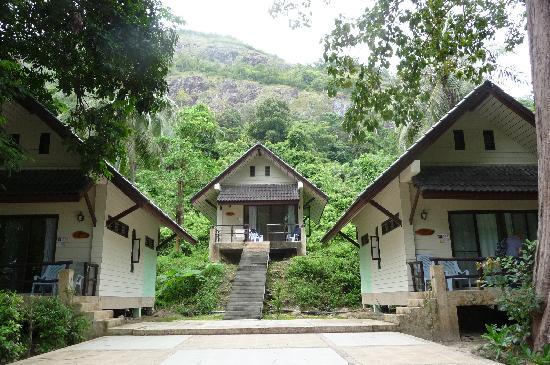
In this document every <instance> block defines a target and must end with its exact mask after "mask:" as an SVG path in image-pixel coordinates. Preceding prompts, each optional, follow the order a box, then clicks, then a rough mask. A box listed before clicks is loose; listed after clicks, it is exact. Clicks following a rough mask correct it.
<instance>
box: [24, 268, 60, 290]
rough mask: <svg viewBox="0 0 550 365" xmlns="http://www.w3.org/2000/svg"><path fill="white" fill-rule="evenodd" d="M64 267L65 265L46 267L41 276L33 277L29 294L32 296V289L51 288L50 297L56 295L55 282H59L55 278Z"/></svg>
mask: <svg viewBox="0 0 550 365" xmlns="http://www.w3.org/2000/svg"><path fill="white" fill-rule="evenodd" d="M65 267H66V265H65V264H57V265H47V266H46V268H45V269H44V271H43V272H42V275H40V276H38V275H36V276H35V277H34V279H33V283H32V288H31V294H34V289H35V288H36V287H37V286H38V287H42V288H44V287H47V286H51V288H52V295H55V294H57V282H58V281H59V279H58V278H57V275H59V272H60V271H61V270H63V269H64V268H65ZM42 292H44V291H42Z"/></svg>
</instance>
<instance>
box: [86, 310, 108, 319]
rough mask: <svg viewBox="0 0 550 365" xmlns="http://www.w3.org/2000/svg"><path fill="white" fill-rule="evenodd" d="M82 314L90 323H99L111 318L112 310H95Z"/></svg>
mask: <svg viewBox="0 0 550 365" xmlns="http://www.w3.org/2000/svg"><path fill="white" fill-rule="evenodd" d="M83 314H84V316H86V317H87V318H89V319H90V320H92V321H99V320H102V319H109V318H113V311H112V310H97V311H90V312H83Z"/></svg>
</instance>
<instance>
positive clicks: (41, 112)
mask: <svg viewBox="0 0 550 365" xmlns="http://www.w3.org/2000/svg"><path fill="white" fill-rule="evenodd" d="M15 101H17V102H18V103H19V104H21V105H22V106H23V107H24V108H25V109H27V110H28V111H30V112H31V113H33V114H36V115H37V116H38V117H39V118H40V119H41V120H42V121H44V122H45V123H46V125H47V126H48V127H50V128H51V129H52V130H53V131H54V132H56V133H57V134H58V135H59V136H60V137H62V138H66V139H67V138H70V139H72V138H74V139H76V140H77V141H81V140H80V138H78V136H77V135H76V134H74V133H73V132H72V131H71V129H70V128H69V127H67V126H66V125H65V124H63V123H62V122H61V121H60V120H59V119H58V118H57V117H56V116H54V115H53V114H52V113H51V112H50V111H49V110H48V109H47V108H46V107H44V106H43V105H42V104H40V103H39V102H38V101H36V100H35V99H34V98H32V97H30V96H24V97H19V98H16V99H15ZM106 163H107V168H108V170H109V172H110V173H111V174H112V177H111V178H110V179H109V180H110V181H112V182H113V184H115V186H116V187H117V188H119V189H120V190H121V191H122V192H123V193H124V194H126V195H127V196H128V197H129V198H130V199H131V200H132V201H134V202H135V203H136V204H140V205H141V206H142V208H143V209H144V210H145V211H147V212H149V213H150V214H151V215H153V216H154V217H156V218H157V219H158V220H160V221H161V222H162V223H163V224H164V225H165V226H166V227H168V228H170V229H171V230H172V231H173V232H174V233H177V234H178V236H180V237H182V238H183V239H184V240H186V241H188V242H190V243H193V244H196V243H197V242H198V241H197V239H196V238H194V237H193V236H191V235H190V234H189V233H187V232H186V231H185V230H184V229H183V228H182V227H180V226H179V225H178V224H177V223H176V222H174V220H172V219H171V218H170V217H169V216H168V215H166V213H164V212H163V211H162V210H161V209H160V208H159V207H157V206H156V205H155V204H154V203H153V202H151V201H150V200H149V199H148V198H147V197H146V196H145V195H143V194H142V193H141V192H140V191H139V190H138V189H137V188H136V187H135V186H134V185H133V184H132V183H131V182H130V181H128V180H127V179H126V178H125V177H124V176H122V174H120V172H118V170H117V169H115V168H114V167H113V166H112V165H111V164H109V163H108V162H106Z"/></svg>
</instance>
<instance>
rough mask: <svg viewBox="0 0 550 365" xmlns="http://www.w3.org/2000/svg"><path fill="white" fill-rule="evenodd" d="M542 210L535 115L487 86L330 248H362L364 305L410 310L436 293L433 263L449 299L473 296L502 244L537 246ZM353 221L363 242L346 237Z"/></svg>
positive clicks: (446, 120) (386, 183)
mask: <svg viewBox="0 0 550 365" xmlns="http://www.w3.org/2000/svg"><path fill="white" fill-rule="evenodd" d="M537 207H538V205H537V144H536V133H535V123H534V115H533V113H532V112H531V111H530V110H528V109H527V108H525V107H524V106H523V105H522V104H520V103H519V102H518V101H516V100H515V99H513V98H512V97H511V96H509V95H507V94H506V93H505V92H504V91H502V90H501V89H500V88H499V87H497V86H496V85H494V84H493V83H491V82H489V81H486V82H485V83H483V84H482V85H480V86H478V87H477V88H475V89H474V90H473V91H472V92H471V93H470V94H468V95H467V96H466V97H465V98H464V99H463V100H462V101H460V102H459V103H458V104H457V105H456V106H455V107H454V108H453V109H452V110H450V111H449V112H448V113H447V114H446V115H445V116H444V117H443V118H442V119H441V120H440V121H439V122H437V123H436V124H435V125H434V126H433V127H432V128H431V129H430V130H429V131H428V132H427V133H426V134H425V135H424V136H423V137H421V138H420V139H419V140H418V141H417V142H416V143H414V144H413V145H412V146H411V147H410V148H409V149H408V150H407V151H406V152H405V153H404V154H403V155H401V157H399V159H398V160H397V161H395V162H394V163H393V164H392V165H391V166H390V167H389V168H388V169H387V170H386V171H384V172H383V173H382V174H381V175H380V176H379V177H378V178H377V179H376V180H375V181H374V182H373V183H372V184H370V185H369V186H368V187H367V188H366V189H365V190H364V191H363V192H362V193H361V194H360V195H359V197H358V198H357V199H356V200H355V202H354V203H353V204H352V205H351V206H350V207H349V209H348V210H347V211H346V212H345V213H344V214H343V215H342V217H341V218H340V219H339V220H338V221H337V222H336V224H335V225H334V226H333V227H332V228H331V229H330V230H329V231H328V232H327V233H326V234H325V236H324V237H323V238H322V241H323V242H328V241H329V240H331V239H333V238H334V237H335V236H336V235H338V234H340V235H344V236H346V239H347V240H349V241H351V242H353V243H355V244H356V245H357V246H358V247H359V248H360V249H359V260H360V270H361V291H362V301H363V304H365V305H407V304H408V303H411V299H413V303H414V300H418V298H423V296H418V294H419V293H418V292H424V291H426V290H428V289H429V288H430V280H431V279H433V277H432V278H431V277H430V271H433V266H431V265H432V264H438V263H442V264H443V265H442V268H443V270H444V274H445V282H446V283H447V284H446V285H447V291H448V292H449V295H451V291H452V290H454V291H455V292H457V290H456V289H474V288H475V285H476V278H475V277H476V276H477V271H476V265H475V262H476V261H481V260H483V259H484V258H486V257H490V256H495V254H496V250H497V245H498V243H499V242H501V241H502V240H503V239H504V238H506V237H510V236H514V235H517V236H519V237H521V238H524V239H536V235H537ZM349 222H352V223H353V224H354V225H355V227H356V238H355V239H353V238H352V237H349V235H345V234H344V233H342V232H341V230H342V229H343V228H344V227H345V226H346V225H347V224H348V223H349ZM470 291H471V292H474V290H470ZM477 292H483V291H479V290H477ZM485 292H486V291H485ZM456 294H457V295H458V294H459V293H456ZM462 294H465V293H462ZM474 294H475V293H474ZM453 295H454V294H453ZM453 298H454V297H453ZM453 300H455V302H453V303H454V304H453V305H454V306H460V305H464V303H462V302H461V301H460V299H458V297H457V298H455V299H453ZM474 302H475V301H472V303H474ZM461 303H462V304H461ZM469 305H471V304H469ZM453 313H454V316H456V311H454V312H453ZM453 322H454V323H456V318H455V319H453Z"/></svg>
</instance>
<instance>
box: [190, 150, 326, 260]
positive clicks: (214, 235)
mask: <svg viewBox="0 0 550 365" xmlns="http://www.w3.org/2000/svg"><path fill="white" fill-rule="evenodd" d="M191 203H192V204H193V206H194V207H195V208H196V209H197V210H199V211H200V212H201V213H203V214H204V215H205V216H206V217H208V219H209V220H210V221H211V222H212V225H213V227H212V229H211V234H210V259H211V260H213V261H217V260H219V259H220V255H222V256H226V257H227V258H231V257H232V256H234V255H240V252H241V251H242V249H243V247H244V245H245V243H246V242H249V241H264V242H269V243H270V248H271V252H272V254H277V253H279V254H283V255H296V254H298V255H305V253H306V236H307V235H308V229H306V226H307V225H308V224H311V222H318V221H319V219H320V217H321V214H322V213H323V209H324V207H325V205H326V203H327V196H326V195H325V193H323V192H322V191H321V190H319V188H317V187H316V186H315V185H313V184H312V183H311V182H310V181H308V180H307V179H306V178H305V177H303V176H302V175H300V174H299V173H298V172H297V171H296V170H295V169H293V168H292V167H290V166H289V165H288V164H287V163H286V162H284V161H283V160H281V159H280V158H279V157H278V156H276V155H275V154H274V153H273V152H272V151H270V150H269V149H268V148H267V147H265V146H263V145H262V144H259V143H258V144H256V145H254V146H253V147H252V148H250V149H249V150H248V151H247V152H246V153H245V154H244V155H243V156H241V157H240V158H239V159H238V160H237V161H235V162H234V163H233V164H231V165H230V166H229V167H228V168H227V169H225V170H224V171H223V172H222V173H221V174H220V175H218V176H217V177H216V178H215V179H214V180H212V181H211V182H210V183H208V184H207V185H206V186H205V187H204V188H203V189H201V190H200V191H199V192H197V193H196V194H195V195H194V196H193V198H192V199H191Z"/></svg>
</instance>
